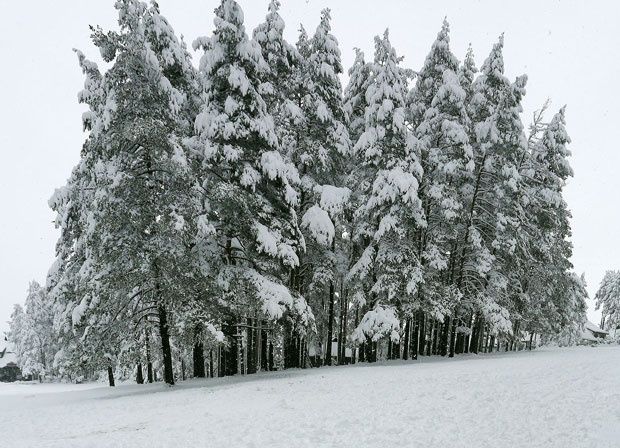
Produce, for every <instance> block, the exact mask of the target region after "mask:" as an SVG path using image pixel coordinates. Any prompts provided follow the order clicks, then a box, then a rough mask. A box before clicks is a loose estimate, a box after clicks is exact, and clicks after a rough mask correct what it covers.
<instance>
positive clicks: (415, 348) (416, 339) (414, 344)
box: [411, 312, 421, 360]
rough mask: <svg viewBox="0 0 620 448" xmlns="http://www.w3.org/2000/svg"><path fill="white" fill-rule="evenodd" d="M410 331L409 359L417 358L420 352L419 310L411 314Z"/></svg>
mask: <svg viewBox="0 0 620 448" xmlns="http://www.w3.org/2000/svg"><path fill="white" fill-rule="evenodd" d="M411 331H412V333H411V359H416V360H417V359H418V355H419V354H420V340H421V336H420V312H417V313H415V314H414V315H413V328H412V330H411Z"/></svg>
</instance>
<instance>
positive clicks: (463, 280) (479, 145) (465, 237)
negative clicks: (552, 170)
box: [455, 36, 527, 352]
mask: <svg viewBox="0 0 620 448" xmlns="http://www.w3.org/2000/svg"><path fill="white" fill-rule="evenodd" d="M503 44H504V40H503V36H501V37H500V40H499V42H498V43H497V44H496V45H494V47H493V49H492V51H491V54H490V55H489V57H488V58H487V59H486V60H485V62H484V64H483V66H482V69H481V74H480V76H479V77H478V78H477V79H476V81H475V82H474V96H473V98H472V105H471V109H470V117H471V119H472V120H473V126H474V132H475V138H474V139H473V140H474V144H473V148H474V161H475V168H474V171H473V176H472V179H471V183H470V185H469V186H468V187H467V188H466V189H465V190H464V191H465V200H466V205H467V208H466V212H465V214H464V225H463V229H464V230H463V234H462V235H461V237H460V243H459V246H460V253H459V255H458V258H459V259H458V261H457V270H456V273H457V274H456V277H455V278H456V279H457V282H459V284H461V285H462V293H463V294H464V295H465V298H466V299H467V300H469V301H471V302H472V306H473V307H474V308H475V309H476V310H477V311H476V320H475V324H474V328H473V333H472V337H471V341H470V349H471V351H474V352H477V351H478V349H479V347H480V346H481V343H482V340H483V332H484V331H485V328H486V327H487V326H488V327H489V329H490V331H491V332H492V333H497V332H503V333H511V332H512V330H511V322H510V321H509V318H508V310H507V308H506V307H507V305H508V303H507V301H508V299H507V291H506V287H507V277H506V275H505V274H506V273H505V272H502V271H501V267H500V265H501V262H502V261H508V260H509V258H510V257H511V254H512V252H513V251H514V247H515V245H516V240H515V238H516V236H517V233H518V232H517V229H518V227H519V219H520V218H521V217H520V216H517V213H518V211H519V210H520V209H519V207H518V201H517V200H515V199H516V198H518V196H519V191H520V182H521V175H520V173H519V167H520V164H521V162H522V160H523V158H524V156H525V154H526V152H527V141H526V139H525V135H524V133H523V125H522V123H521V119H520V113H521V105H520V102H521V98H522V96H523V94H524V86H525V81H526V78H525V77H520V78H517V80H516V81H515V83H514V84H511V83H510V82H509V81H508V79H507V78H506V77H505V76H504V62H503V56H502V48H503ZM497 260H499V261H497ZM485 319H487V321H486V323H485Z"/></svg>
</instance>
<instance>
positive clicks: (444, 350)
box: [439, 316, 451, 356]
mask: <svg viewBox="0 0 620 448" xmlns="http://www.w3.org/2000/svg"><path fill="white" fill-rule="evenodd" d="M450 326H451V319H450V317H448V316H446V317H445V318H444V322H443V324H442V326H441V347H440V350H439V354H440V355H441V356H446V355H447V354H448V333H449V329H450Z"/></svg>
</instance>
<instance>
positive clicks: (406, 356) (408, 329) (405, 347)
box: [403, 317, 411, 359]
mask: <svg viewBox="0 0 620 448" xmlns="http://www.w3.org/2000/svg"><path fill="white" fill-rule="evenodd" d="M410 333H411V318H410V317H408V318H407V320H406V321H405V340H404V342H403V359H409V334H410Z"/></svg>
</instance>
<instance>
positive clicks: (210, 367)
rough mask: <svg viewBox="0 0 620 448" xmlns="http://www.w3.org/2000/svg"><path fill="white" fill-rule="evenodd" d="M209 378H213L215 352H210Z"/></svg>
mask: <svg viewBox="0 0 620 448" xmlns="http://www.w3.org/2000/svg"><path fill="white" fill-rule="evenodd" d="M209 377H211V378H213V350H209Z"/></svg>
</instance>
